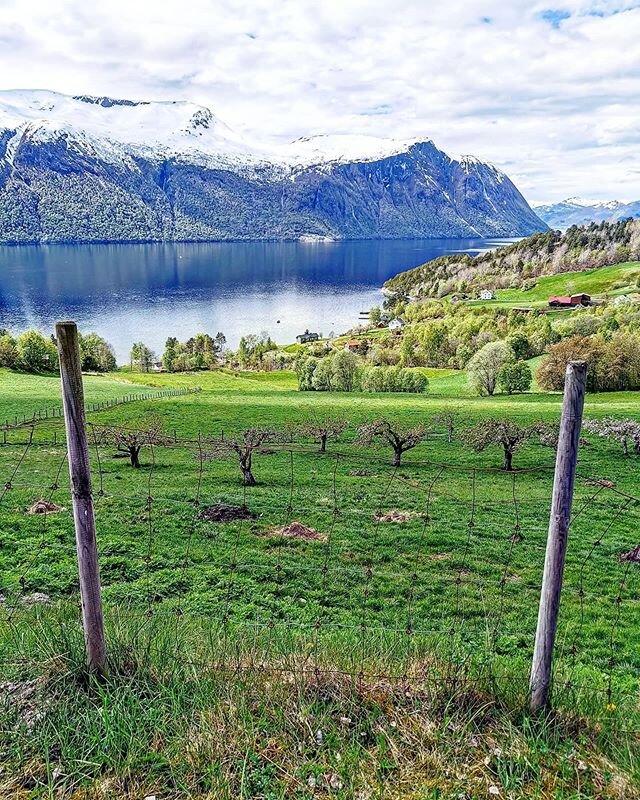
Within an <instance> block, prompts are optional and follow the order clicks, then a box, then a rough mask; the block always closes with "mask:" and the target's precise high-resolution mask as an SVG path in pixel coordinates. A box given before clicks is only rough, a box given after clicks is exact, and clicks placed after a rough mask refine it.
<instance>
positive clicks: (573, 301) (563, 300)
mask: <svg viewBox="0 0 640 800" xmlns="http://www.w3.org/2000/svg"><path fill="white" fill-rule="evenodd" d="M590 303H591V295H589V294H572V295H564V296H557V297H556V296H552V297H550V298H549V305H550V306H552V307H553V308H572V307H575V306H588V305H589V304H590Z"/></svg>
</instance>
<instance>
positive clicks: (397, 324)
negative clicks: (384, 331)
mask: <svg viewBox="0 0 640 800" xmlns="http://www.w3.org/2000/svg"><path fill="white" fill-rule="evenodd" d="M403 328H404V322H403V321H402V320H401V319H392V320H391V322H390V323H389V330H390V331H394V332H395V331H401V330H402V329H403Z"/></svg>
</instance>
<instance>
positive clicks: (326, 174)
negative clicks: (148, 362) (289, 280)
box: [0, 91, 546, 243]
mask: <svg viewBox="0 0 640 800" xmlns="http://www.w3.org/2000/svg"><path fill="white" fill-rule="evenodd" d="M545 228H546V226H545V224H544V223H543V222H541V220H540V219H539V218H538V217H537V216H536V215H535V213H534V212H533V211H532V209H531V208H530V207H529V205H528V204H527V202H526V200H525V199H524V197H523V196H522V195H521V194H520V192H519V191H518V190H517V188H516V187H515V186H514V184H513V183H512V182H511V181H510V179H509V178H508V177H507V176H506V175H505V174H504V173H503V172H502V171H501V170H499V169H498V168H497V167H495V166H493V165H491V164H488V163H486V162H482V161H480V160H479V159H477V158H474V157H472V156H464V157H462V158H460V159H459V160H456V159H453V158H451V157H450V156H448V155H447V154H446V153H444V152H442V151H440V150H439V149H438V148H437V147H436V146H435V144H434V143H433V142H432V140H430V139H424V140H416V141H414V140H407V141H399V140H385V139H378V138H376V137H369V136H357V135H349V134H344V135H339V134H338V135H324V136H313V137H301V138H300V139H298V140H296V141H294V142H292V143H290V144H288V145H267V144H265V143H264V142H252V143H249V142H247V140H246V139H245V138H244V137H242V136H240V135H239V134H237V133H236V132H235V131H233V130H232V129H231V128H229V126H227V125H226V124H225V123H224V122H222V121H221V120H220V119H218V117H216V116H215V115H214V114H213V113H212V112H211V111H210V110H209V109H207V108H205V107H204V106H198V105H196V104H194V103H190V102H188V101H161V102H153V101H134V100H121V99H114V98H109V97H101V96H95V97H94V96H92V95H76V96H73V97H69V96H66V95H59V94H57V93H54V92H46V91H34V92H25V91H10V92H0V241H2V242H11V243H16V242H17V243H19V242H55V241H61V242H65V241H173V240H177V241H185V240H190V241H207V240H224V239H253V240H260V239H300V238H303V239H305V238H312V239H313V238H329V239H349V238H405V237H408V238H412V237H431V238H439V237H451V238H457V237H499V236H503V237H510V236H522V235H527V234H529V233H532V232H535V231H540V230H544V229H545Z"/></svg>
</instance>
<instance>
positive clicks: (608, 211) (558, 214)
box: [534, 197, 640, 230]
mask: <svg viewBox="0 0 640 800" xmlns="http://www.w3.org/2000/svg"><path fill="white" fill-rule="evenodd" d="M534 211H535V212H536V214H537V215H538V216H539V217H540V218H541V219H543V220H544V221H545V222H546V223H547V225H549V227H551V228H554V229H558V230H566V229H567V228H569V227H571V225H585V224H588V223H590V222H616V221H618V220H621V219H627V218H628V217H640V201H636V202H634V203H621V202H620V201H619V200H608V201H606V202H605V201H602V200H589V199H586V198H584V197H569V198H567V200H562V201H561V202H560V203H551V204H549V205H536V206H534Z"/></svg>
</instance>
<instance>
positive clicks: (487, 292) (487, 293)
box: [480, 289, 495, 300]
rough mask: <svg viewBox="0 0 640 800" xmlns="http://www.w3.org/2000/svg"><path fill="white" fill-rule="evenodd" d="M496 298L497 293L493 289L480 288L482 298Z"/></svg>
mask: <svg viewBox="0 0 640 800" xmlns="http://www.w3.org/2000/svg"><path fill="white" fill-rule="evenodd" d="M494 298H495V294H494V293H493V292H492V291H491V289H481V290H480V299H481V300H493V299H494Z"/></svg>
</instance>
